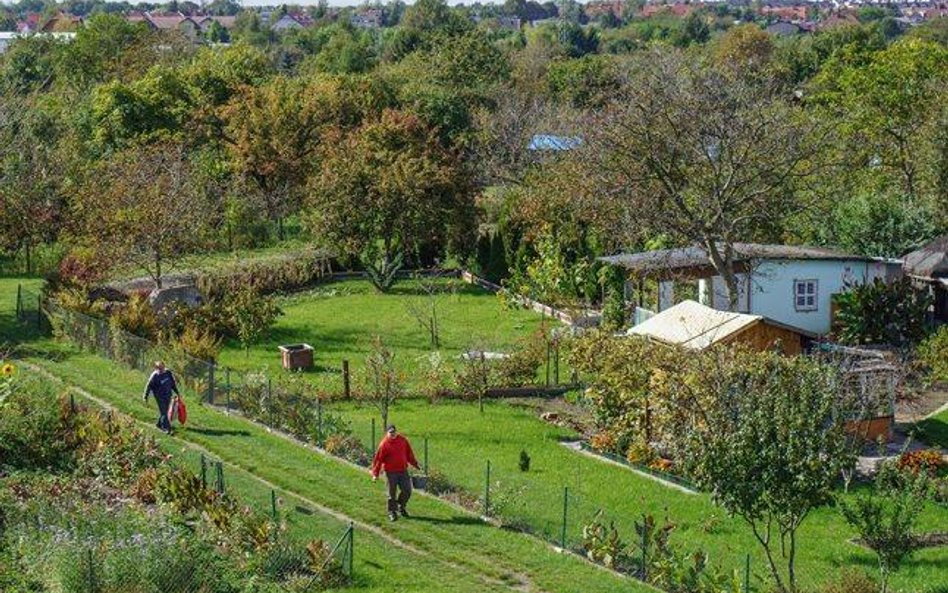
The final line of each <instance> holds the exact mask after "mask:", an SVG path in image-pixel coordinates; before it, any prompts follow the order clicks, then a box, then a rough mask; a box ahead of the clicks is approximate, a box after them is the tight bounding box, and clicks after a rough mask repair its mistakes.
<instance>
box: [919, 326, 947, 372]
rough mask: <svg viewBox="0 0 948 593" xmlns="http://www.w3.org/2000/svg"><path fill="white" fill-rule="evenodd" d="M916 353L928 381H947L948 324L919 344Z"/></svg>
mask: <svg viewBox="0 0 948 593" xmlns="http://www.w3.org/2000/svg"><path fill="white" fill-rule="evenodd" d="M916 354H917V356H918V360H919V362H920V363H921V365H922V367H923V369H924V371H925V374H926V375H927V377H928V379H929V380H930V381H932V382H935V383H943V382H948V325H944V326H942V327H941V328H939V329H938V331H936V332H935V333H933V334H932V335H930V336H929V337H928V338H927V339H925V341H924V342H922V343H921V344H919V345H918V349H917V350H916Z"/></svg>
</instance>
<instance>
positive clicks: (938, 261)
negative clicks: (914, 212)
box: [902, 235, 948, 323]
mask: <svg viewBox="0 0 948 593" xmlns="http://www.w3.org/2000/svg"><path fill="white" fill-rule="evenodd" d="M904 259H905V263H904V264H903V267H902V269H903V270H904V272H905V275H906V276H908V277H909V278H911V279H912V280H914V281H915V282H917V283H918V284H920V285H923V286H927V287H929V289H930V290H931V292H932V295H933V296H934V304H933V306H932V317H933V318H934V320H935V321H936V322H939V323H948V235H945V236H943V237H939V238H938V239H935V240H934V241H932V242H931V243H929V244H927V245H925V246H924V247H922V248H921V249H919V250H917V251H913V252H912V253H909V254H908V255H906V256H905V258H904Z"/></svg>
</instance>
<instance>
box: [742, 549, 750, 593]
mask: <svg viewBox="0 0 948 593" xmlns="http://www.w3.org/2000/svg"><path fill="white" fill-rule="evenodd" d="M750 580H751V555H750V554H748V555H747V556H745V557H744V593H750Z"/></svg>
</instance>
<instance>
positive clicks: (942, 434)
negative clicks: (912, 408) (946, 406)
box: [918, 410, 948, 449]
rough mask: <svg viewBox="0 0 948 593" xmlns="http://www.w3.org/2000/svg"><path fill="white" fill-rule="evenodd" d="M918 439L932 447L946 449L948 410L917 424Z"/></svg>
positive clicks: (947, 445)
mask: <svg viewBox="0 0 948 593" xmlns="http://www.w3.org/2000/svg"><path fill="white" fill-rule="evenodd" d="M918 427H919V428H920V429H921V431H922V432H921V435H920V438H921V439H922V440H923V441H925V442H926V443H928V444H929V445H931V446H933V447H941V448H943V449H948V410H944V411H943V412H941V413H940V414H936V415H934V416H932V417H930V418H926V419H925V420H922V421H921V422H919V423H918Z"/></svg>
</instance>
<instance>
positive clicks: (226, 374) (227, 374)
mask: <svg viewBox="0 0 948 593" xmlns="http://www.w3.org/2000/svg"><path fill="white" fill-rule="evenodd" d="M224 382H225V384H226V386H225V392H226V394H227V399H226V400H225V402H226V404H225V405H226V406H227V409H228V410H229V409H230V367H224Z"/></svg>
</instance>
